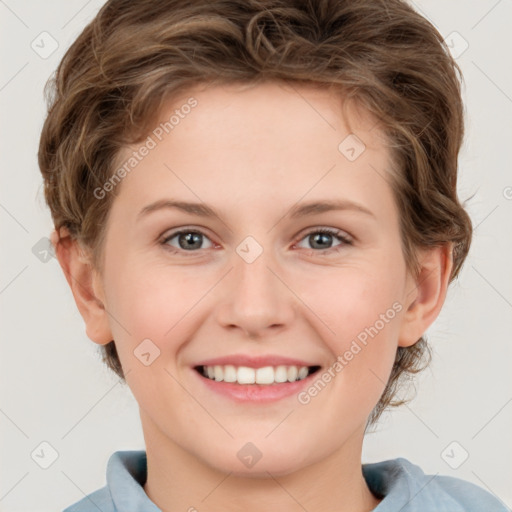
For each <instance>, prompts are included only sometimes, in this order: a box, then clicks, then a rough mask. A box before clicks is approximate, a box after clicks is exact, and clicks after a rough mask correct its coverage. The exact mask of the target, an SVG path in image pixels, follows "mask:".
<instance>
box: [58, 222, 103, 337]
mask: <svg viewBox="0 0 512 512" xmlns="http://www.w3.org/2000/svg"><path fill="white" fill-rule="evenodd" d="M51 242H52V244H53V247H54V250H55V255H56V257H57V260H58V261H59V264H60V266H61V268H62V270H63V271H64V275H65V276H66V280H67V282H68V284H69V287H70V288H71V292H72V293H73V297H74V299H75V302H76V305H77V307H78V310H79V311H80V314H81V315H82V318H83V319H84V321H85V327H86V329H85V330H86V334H87V336H88V337H89V339H91V340H92V341H94V342H95V343H98V344H100V345H105V344H107V343H109V342H110V341H112V340H113V337H112V332H111V330H110V325H109V322H108V314H107V311H106V310H105V306H104V300H105V299H104V297H103V290H102V286H101V280H100V277H99V274H98V273H97V272H96V270H95V269H94V268H93V265H92V264H91V263H90V259H89V257H88V255H87V254H86V253H85V252H84V250H83V248H82V247H80V244H79V242H78V241H77V240H75V239H73V238H72V237H71V236H70V234H69V232H68V230H67V229H66V228H61V229H60V232H59V233H57V231H53V233H52V235H51Z"/></svg>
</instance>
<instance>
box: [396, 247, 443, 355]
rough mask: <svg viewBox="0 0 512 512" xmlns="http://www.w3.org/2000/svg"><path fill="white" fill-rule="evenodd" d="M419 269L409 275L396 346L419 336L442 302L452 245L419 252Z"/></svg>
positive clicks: (426, 327)
mask: <svg viewBox="0 0 512 512" xmlns="http://www.w3.org/2000/svg"><path fill="white" fill-rule="evenodd" d="M419 262H420V271H419V274H418V276H417V277H416V278H415V279H411V283H412V289H411V290H410V291H409V292H408V293H407V296H406V308H405V309H406V311H405V313H404V317H403V320H402V325H401V327H400V335H399V340H398V346H400V347H410V346H412V345H414V344H415V343H416V342H417V341H418V340H419V339H420V338H421V336H423V334H424V333H425V331H426V330H427V329H428V328H429V326H430V325H431V324H432V323H433V322H434V320H435V319H436V318H437V316H438V315H439V312H440V311H441V308H442V306H443V304H444V301H445V298H446V293H447V291H448V284H449V282H450V276H451V272H452V267H453V257H452V245H451V244H446V245H443V246H439V247H433V248H429V249H426V250H423V251H421V252H420V255H419Z"/></svg>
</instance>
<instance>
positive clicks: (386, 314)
mask: <svg viewBox="0 0 512 512" xmlns="http://www.w3.org/2000/svg"><path fill="white" fill-rule="evenodd" d="M401 275H402V273H401V269H400V268H399V267H398V266H397V265H395V269H394V271H393V269H392V268H390V267H387V268H386V265H383V266H382V267H378V268H375V267H374V269H373V270H372V271H371V272H368V271H363V269H355V268H351V269H343V270H340V271H339V272H335V273H333V274H332V276H331V278H330V279H329V280H326V281H325V282H323V283H317V285H316V287H315V290H316V291H315V292H314V293H311V292H310V294H309V296H308V300H309V301H310V302H309V303H308V304H311V305H312V308H314V309H315V310H316V311H318V312H319V316H320V317H321V319H322V320H323V321H324V322H325V323H326V324H327V325H328V326H329V328H330V330H331V331H333V332H331V334H330V335H329V336H327V337H325V338H324V341H325V343H326V345H327V346H328V347H329V349H330V352H331V354H332V357H333V365H334V366H332V367H331V373H332V374H334V375H336V378H335V379H334V381H335V382H336V386H340V396H344V399H345V398H346V399H347V400H348V401H350V402H351V403H354V402H357V403H360V404H361V405H363V404H367V406H368V408H370V409H371V408H372V407H373V405H374V403H375V402H376V401H377V400H378V398H379V397H380V395H381V393H382V391H383V390H384V387H385V383H386V382H387V380H388V377H389V373H390V371H391V368H392V366H393V362H394V360H395V354H396V349H397V343H398V336H399V331H400V323H401V319H402V314H403V305H402V303H401V300H402V294H401V291H402V290H403V287H404V285H405V283H404V278H402V277H401ZM322 284H323V286H321V285H322ZM325 290H329V292H328V293H326V292H325ZM334 361H337V363H334ZM338 377H339V378H338ZM326 378H328V377H327V376H326ZM342 390H345V391H346V390H350V393H349V395H347V394H346V393H342V392H341V391H342Z"/></svg>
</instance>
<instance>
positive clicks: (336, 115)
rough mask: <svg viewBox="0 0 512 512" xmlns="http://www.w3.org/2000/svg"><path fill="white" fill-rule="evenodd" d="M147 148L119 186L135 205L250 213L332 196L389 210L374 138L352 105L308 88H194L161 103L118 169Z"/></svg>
mask: <svg viewBox="0 0 512 512" xmlns="http://www.w3.org/2000/svg"><path fill="white" fill-rule="evenodd" d="M148 143H149V145H150V146H151V149H150V150H149V151H145V156H144V157H143V158H140V160H138V161H137V162H136V166H134V168H133V170H132V171H130V172H129V174H128V175H127V176H126V178H124V179H123V182H122V188H123V189H126V192H124V193H123V194H121V196H123V195H124V198H125V199H127V200H130V201H132V202H136V203H138V204H142V203H147V202H148V201H150V200H155V199H160V198H162V199H163V198H164V197H165V196H166V195H168V196H172V197H173V198H175V197H179V198H181V199H186V200H190V201H195V202H197V201H198V200H204V201H205V202H207V203H210V204H215V205H219V203H224V204H225V206H229V205H228V204H227V202H229V204H231V205H233V206H236V205H238V206H240V205H241V204H242V203H243V204H244V205H246V206H249V205H251V204H253V205H254V207H256V208H257V207H261V206H262V200H263V199H265V200H266V201H267V203H268V204H269V205H270V204H275V205H280V204H281V205H283V206H284V205H285V204H287V205H289V206H291V205H292V204H293V203H296V202H298V201H300V200H301V198H303V197H304V199H308V200H313V199H315V198H317V197H322V198H329V199H331V198H332V199H336V198H338V197H339V196H340V195H341V196H342V197H343V198H347V196H349V197H350V196H356V197H357V198H358V199H360V200H361V201H362V202H366V203H373V204H375V205H376V206H378V203H382V206H384V203H385V202H386V201H388V202H389V197H390V192H391V191H390V188H389V185H388V180H387V176H388V172H389V169H388V167H389V150H388V147H387V145H386V140H385V137H384V135H383V133H382V131H381V130H380V129H379V127H378V125H377V123H376V122H375V120H374V119H373V118H372V117H371V116H370V115H369V114H368V113H367V112H366V111H365V110H364V109H363V108H361V107H360V106H359V105H358V104H357V103H355V102H347V101H345V100H344V99H343V96H342V95H341V94H340V93H337V92H335V91H332V90H331V91H328V90H327V89H325V88H319V87H317V86H312V85H311V86H310V85H307V86H305V85H295V84H294V85H292V84H284V83H277V82H269V83H263V84H257V85H254V84H251V85H247V84H228V85H222V86H214V87H205V86H198V87H196V88H193V89H190V90H188V91H186V93H184V94H181V95H180V96H178V97H175V98H173V99H172V101H169V102H168V103H166V104H165V105H164V107H163V108H162V109H161V110H160V112H159V115H158V118H157V120H156V121H155V123H154V128H153V129H152V131H150V132H149V134H148V139H146V142H142V143H139V144H138V145H137V144H136V145H133V146H131V147H130V148H127V149H126V150H124V151H123V152H122V153H121V154H120V159H119V160H118V166H119V165H122V163H123V162H126V161H127V160H128V159H129V158H130V155H133V153H134V152H135V153H140V151H139V150H140V148H141V146H143V145H148ZM132 158H135V157H132ZM156 196H159V197H156ZM326 196H329V197H326ZM121 199H123V198H121ZM220 206H222V205H220ZM388 206H389V205H388Z"/></svg>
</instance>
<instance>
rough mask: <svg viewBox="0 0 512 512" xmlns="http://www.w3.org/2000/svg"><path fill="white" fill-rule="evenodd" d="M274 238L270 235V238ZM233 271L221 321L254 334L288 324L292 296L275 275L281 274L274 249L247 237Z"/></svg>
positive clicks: (222, 308) (223, 303)
mask: <svg viewBox="0 0 512 512" xmlns="http://www.w3.org/2000/svg"><path fill="white" fill-rule="evenodd" d="M269 239H270V237H267V238H266V240H267V242H268V240H269ZM233 267H234V268H233V271H232V272H230V280H229V282H230V284H229V286H228V289H227V290H225V291H226V295H224V297H223V298H222V299H221V300H222V306H221V313H220V318H219V319H220V321H221V323H222V324H223V325H225V326H227V325H235V326H238V327H240V328H241V329H243V330H244V331H246V332H247V333H249V334H250V335H251V336H254V335H257V334H261V333H260V331H262V330H265V329H266V328H267V327H271V326H276V325H280V326H282V325H284V324H286V323H287V322H289V321H290V319H291V315H292V311H293V308H292V304H291V300H292V295H293V294H291V293H290V292H289V291H287V290H286V286H285V285H284V284H283V283H282V282H281V280H280V279H279V278H278V277H277V276H276V275H275V274H278V275H279V274H280V271H279V268H278V262H277V260H276V258H275V257H274V251H273V250H272V248H270V247H264V246H263V244H260V243H259V242H258V241H257V240H256V239H255V238H254V237H252V236H249V237H246V238H245V239H244V240H243V241H242V242H241V243H240V244H239V245H238V246H237V247H236V250H235V253H234V254H233Z"/></svg>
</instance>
